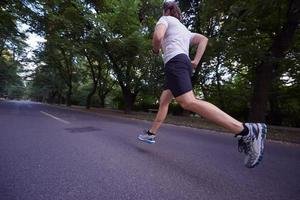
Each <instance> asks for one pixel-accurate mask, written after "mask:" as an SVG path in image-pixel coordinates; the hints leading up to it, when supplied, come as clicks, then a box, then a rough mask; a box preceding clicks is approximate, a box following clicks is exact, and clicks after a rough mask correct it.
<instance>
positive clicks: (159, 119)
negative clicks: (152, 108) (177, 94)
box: [150, 90, 173, 134]
mask: <svg viewBox="0 0 300 200" xmlns="http://www.w3.org/2000/svg"><path fill="white" fill-rule="evenodd" d="M172 99H173V95H172V92H171V91H170V90H164V91H163V92H162V94H161V96H160V101H159V109H158V112H157V114H156V117H155V120H154V122H153V124H152V127H151V129H150V132H151V133H154V134H156V132H157V130H158V129H159V127H160V126H161V124H162V123H163V122H164V120H165V119H166V116H167V114H168V109H169V104H170V102H171V100H172Z"/></svg>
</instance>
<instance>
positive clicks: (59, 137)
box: [0, 101, 300, 200]
mask: <svg viewBox="0 0 300 200" xmlns="http://www.w3.org/2000/svg"><path fill="white" fill-rule="evenodd" d="M149 126H150V123H149V122H145V121H140V120H132V119H124V118H118V117H111V116H105V115H103V116H99V115H96V114H88V113H83V112H77V111H70V110H65V109H59V108H54V107H50V106H47V105H43V104H37V103H32V102H17V101H9V102H7V101H0V199H1V200H17V199H18V200H43V199H49V200H60V199H61V200H69V199H70V200H77V199H78V200H85V199H88V200H93V199H95V200H106V199H108V200H114V199H116V200H126V199H130V200H135V199H137V200H144V199H155V200H160V199H161V200H171V199H174V200H184V199H188V200H193V199H200V200H202V199H203V200H204V199H208V200H226V199H230V200H234V199H238V200H241V199H242V200H248V199H251V200H253V199H259V200H268V199H270V200H277V199H278V200H285V199H286V200H297V199H300V147H299V146H296V145H290V144H279V143H274V142H270V141H268V142H267V144H266V151H265V157H264V160H263V162H262V163H261V164H260V165H259V166H258V167H256V168H254V169H248V168H245V167H244V166H243V155H242V154H240V153H239V152H238V151H237V141H236V139H235V138H233V137H232V135H229V134H220V133H215V132H213V131H207V130H199V129H192V128H185V127H178V126H173V125H164V126H163V127H162V129H161V131H160V135H159V137H158V138H157V143H156V144H154V145H149V144H144V143H141V142H139V141H138V140H137V139H136V138H137V135H138V133H139V132H141V131H142V130H143V129H146V128H148V127H149Z"/></svg>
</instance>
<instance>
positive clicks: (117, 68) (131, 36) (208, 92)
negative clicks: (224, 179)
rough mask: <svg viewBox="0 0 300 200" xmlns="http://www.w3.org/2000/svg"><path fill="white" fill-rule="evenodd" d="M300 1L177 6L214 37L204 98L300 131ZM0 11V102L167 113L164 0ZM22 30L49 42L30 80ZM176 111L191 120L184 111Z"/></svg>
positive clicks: (26, 5)
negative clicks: (158, 49)
mask: <svg viewBox="0 0 300 200" xmlns="http://www.w3.org/2000/svg"><path fill="white" fill-rule="evenodd" d="M299 2H300V1H297V0H268V1H259V0H250V1H244V0H230V1H228V0H226V1H225V0H197V1H196V0H193V1H181V0H180V1H178V3H179V5H180V7H181V9H182V12H183V16H184V17H183V20H182V22H183V23H184V24H185V25H186V26H187V27H188V28H189V29H190V30H191V31H193V32H198V33H201V34H203V35H205V36H207V37H208V38H209V44H208V46H207V50H206V52H205V55H204V57H203V59H202V60H201V62H200V63H199V66H198V68H197V69H196V70H195V72H194V74H193V77H192V82H193V85H194V92H195V94H196V95H197V97H198V98H201V99H204V100H207V101H210V102H212V103H214V104H215V105H217V106H218V107H220V108H221V109H223V110H224V111H226V112H228V113H229V114H230V115H233V116H234V117H236V118H238V119H240V120H242V121H246V120H250V121H266V122H267V123H269V124H274V125H284V126H295V127H300V93H299V91H300V85H299V81H300V68H299V64H300V63H299V56H300V55H299V50H300V49H299V48H300V34H299V20H300V5H299V4H300V3H299ZM0 6H1V9H0V15H1V17H0V26H1V27H0V53H1V54H0V95H1V97H6V98H8V97H9V98H16V99H20V98H22V97H23V98H25V97H26V98H30V99H32V100H36V101H42V102H49V103H59V104H61V103H64V104H66V105H72V104H75V105H82V106H85V107H86V108H90V107H91V106H95V107H110V108H116V109H123V110H124V111H125V112H130V111H131V110H140V111H147V110H148V109H153V108H157V107H158V103H159V102H158V100H159V95H160V93H161V91H162V88H163V82H164V72H163V68H164V66H163V62H162V58H161V57H156V56H153V55H152V53H151V38H152V34H153V31H154V27H155V23H156V21H157V20H158V19H159V17H160V16H161V14H162V0H128V1H117V0H101V1H100V0H63V1H58V0H50V1H49V0H47V1H46V0H36V1H29V0H26V1H25V0H15V1H13V0H10V1H1V3H0ZM21 24H27V26H29V27H30V28H29V29H28V30H27V33H35V34H38V35H40V36H41V37H43V38H45V42H43V43H41V44H40V45H39V48H37V49H36V50H35V52H34V55H35V57H34V58H33V59H32V60H31V62H32V63H34V65H35V66H36V68H35V70H34V71H33V72H32V73H31V75H30V76H29V77H30V79H29V81H26V82H24V81H23V80H22V77H23V78H24V76H22V72H24V71H26V69H27V66H26V64H25V63H26V62H24V60H26V59H25V58H26V56H24V55H25V54H26V43H25V41H26V34H27V33H24V32H22V31H21V30H20V28H19V27H20V25H21ZM194 53H195V48H192V49H191V57H193V56H194ZM25 83H26V84H25ZM25 87H26V90H25ZM24 91H25V92H24ZM170 112H171V113H177V114H178V113H182V112H180V111H179V110H178V105H177V104H176V103H172V105H171V109H170Z"/></svg>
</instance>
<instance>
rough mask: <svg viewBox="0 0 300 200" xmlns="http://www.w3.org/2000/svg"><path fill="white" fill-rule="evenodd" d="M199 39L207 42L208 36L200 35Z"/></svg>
mask: <svg viewBox="0 0 300 200" xmlns="http://www.w3.org/2000/svg"><path fill="white" fill-rule="evenodd" d="M201 41H202V42H204V43H207V42H208V38H207V37H205V36H204V35H201Z"/></svg>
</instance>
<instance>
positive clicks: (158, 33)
mask: <svg viewBox="0 0 300 200" xmlns="http://www.w3.org/2000/svg"><path fill="white" fill-rule="evenodd" d="M166 30H167V28H166V26H165V25H164V24H159V25H157V26H156V27H155V31H154V33H153V39H152V50H153V52H154V53H156V54H158V53H159V49H160V47H161V42H162V40H163V38H164V36H165V33H166Z"/></svg>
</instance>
